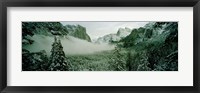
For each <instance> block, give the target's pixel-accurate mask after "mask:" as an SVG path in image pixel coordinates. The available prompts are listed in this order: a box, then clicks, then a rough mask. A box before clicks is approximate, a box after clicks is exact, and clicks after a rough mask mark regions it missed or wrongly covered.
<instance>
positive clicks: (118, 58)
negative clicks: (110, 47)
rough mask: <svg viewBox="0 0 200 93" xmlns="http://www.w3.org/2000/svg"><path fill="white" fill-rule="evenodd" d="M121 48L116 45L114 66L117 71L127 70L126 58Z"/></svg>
mask: <svg viewBox="0 0 200 93" xmlns="http://www.w3.org/2000/svg"><path fill="white" fill-rule="evenodd" d="M120 51H121V48H119V47H115V50H114V53H113V54H114V55H113V63H114V64H113V65H112V66H113V68H114V70H115V71H124V70H126V69H125V67H126V64H125V60H124V59H123V55H122V54H121V53H120Z"/></svg>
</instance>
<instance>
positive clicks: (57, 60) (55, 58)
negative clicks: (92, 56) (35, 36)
mask: <svg viewBox="0 0 200 93" xmlns="http://www.w3.org/2000/svg"><path fill="white" fill-rule="evenodd" d="M49 63H50V66H49V70H53V71H66V70H68V66H67V62H66V61H65V53H64V51H63V47H62V44H61V42H60V40H57V38H56V37H55V39H54V42H53V44H52V49H51V55H50V60H49Z"/></svg>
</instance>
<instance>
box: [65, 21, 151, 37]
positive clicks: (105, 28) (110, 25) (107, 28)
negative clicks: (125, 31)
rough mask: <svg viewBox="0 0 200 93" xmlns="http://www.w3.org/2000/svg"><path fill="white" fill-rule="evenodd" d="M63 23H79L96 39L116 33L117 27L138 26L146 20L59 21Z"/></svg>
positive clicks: (142, 24) (131, 27)
mask: <svg viewBox="0 0 200 93" xmlns="http://www.w3.org/2000/svg"><path fill="white" fill-rule="evenodd" d="M61 23H62V24H63V25H78V24H79V25H81V26H84V27H85V28H86V32H87V34H88V35H89V36H90V38H91V39H96V38H98V37H102V36H104V35H107V34H110V33H117V31H118V29H119V28H125V27H128V28H130V29H133V28H139V27H142V26H144V25H145V24H147V23H148V22H61Z"/></svg>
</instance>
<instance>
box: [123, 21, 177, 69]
mask: <svg viewBox="0 0 200 93" xmlns="http://www.w3.org/2000/svg"><path fill="white" fill-rule="evenodd" d="M120 43H122V44H123V45H122V46H123V48H126V49H130V50H129V51H130V52H132V53H134V55H133V54H132V55H131V56H130V57H129V58H134V59H133V60H132V59H130V61H129V63H130V64H131V63H133V62H134V63H138V64H141V65H139V66H138V68H137V69H136V70H141V69H144V68H140V67H144V66H146V67H148V68H147V69H151V70H159V71H177V70H178V23H177V22H150V23H148V24H147V25H145V26H144V27H140V28H138V29H133V30H132V32H131V34H130V35H128V36H127V37H125V38H124V39H122V40H121V41H120ZM130 54H131V53H130ZM130 68H132V69H131V70H133V69H134V67H133V66H132V67H130ZM147 69H146V70H147Z"/></svg>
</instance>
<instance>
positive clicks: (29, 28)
mask: <svg viewBox="0 0 200 93" xmlns="http://www.w3.org/2000/svg"><path fill="white" fill-rule="evenodd" d="M34 35H43V36H52V37H54V36H60V37H63V36H67V35H70V36H73V37H76V38H79V39H83V40H86V41H88V42H91V39H90V37H89V35H88V34H87V33H86V28H85V27H82V26H80V25H66V26H63V25H62V24H61V23H60V22H22V44H32V43H33V42H34V40H32V36H34Z"/></svg>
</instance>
